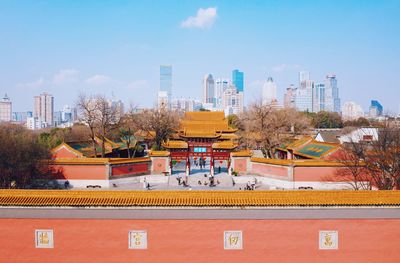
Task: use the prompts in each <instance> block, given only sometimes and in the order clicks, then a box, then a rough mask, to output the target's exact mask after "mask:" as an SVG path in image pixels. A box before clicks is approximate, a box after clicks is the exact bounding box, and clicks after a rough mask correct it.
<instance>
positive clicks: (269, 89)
mask: <svg viewBox="0 0 400 263" xmlns="http://www.w3.org/2000/svg"><path fill="white" fill-rule="evenodd" d="M276 101H277V99H276V83H275V82H274V80H273V79H272V78H271V77H268V79H267V81H266V82H265V83H264V86H263V89H262V104H263V105H271V104H272V103H273V102H276Z"/></svg>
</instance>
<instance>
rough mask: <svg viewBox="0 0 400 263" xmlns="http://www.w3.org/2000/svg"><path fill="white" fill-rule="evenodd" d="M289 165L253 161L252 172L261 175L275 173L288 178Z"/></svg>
mask: <svg viewBox="0 0 400 263" xmlns="http://www.w3.org/2000/svg"><path fill="white" fill-rule="evenodd" d="M288 169H289V168H288V167H286V166H276V165H270V164H264V163H255V162H253V163H252V170H251V172H252V173H256V174H260V175H274V176H277V177H284V178H282V179H286V178H288Z"/></svg>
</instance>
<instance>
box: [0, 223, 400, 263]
mask: <svg viewBox="0 0 400 263" xmlns="http://www.w3.org/2000/svg"><path fill="white" fill-rule="evenodd" d="M35 229H53V230H54V249H36V248H35V247H34V231H35ZM142 229H145V230H147V234H148V249H147V250H129V249H128V231H129V230H142ZM226 230H242V231H243V250H224V249H223V231H226ZM319 230H337V231H338V232H339V249H338V250H319V249H318V231H319ZM0 233H1V235H0V262H52V263H53V262H58V263H62V262H143V263H145V262H174V263H179V262H185V263H187V262H190V263H196V262H201V263H204V262H229V263H232V262H240V263H243V262H307V263H309V262H335V263H337V262H341V263H346V262H384V263H386V262H396V263H397V262H399V261H400V249H399V248H398V245H399V242H400V220H395V219H393V220H382V219H381V220H378V219H373V220H82V219H74V220H68V219H53V220H45V219H0Z"/></svg>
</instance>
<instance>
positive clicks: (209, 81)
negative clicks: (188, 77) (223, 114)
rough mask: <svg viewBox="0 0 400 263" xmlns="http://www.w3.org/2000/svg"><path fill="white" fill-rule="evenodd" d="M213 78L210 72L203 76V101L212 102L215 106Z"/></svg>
mask: <svg viewBox="0 0 400 263" xmlns="http://www.w3.org/2000/svg"><path fill="white" fill-rule="evenodd" d="M214 84H215V83H214V79H213V76H212V75H211V74H207V75H205V76H204V78H203V103H212V104H213V106H215V95H214V94H215V92H214Z"/></svg>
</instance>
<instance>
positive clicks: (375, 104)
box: [369, 100, 383, 118]
mask: <svg viewBox="0 0 400 263" xmlns="http://www.w3.org/2000/svg"><path fill="white" fill-rule="evenodd" d="M382 115H383V106H382V105H381V104H380V103H379V101H377V100H371V106H369V116H370V117H371V118H376V117H379V116H382Z"/></svg>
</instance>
